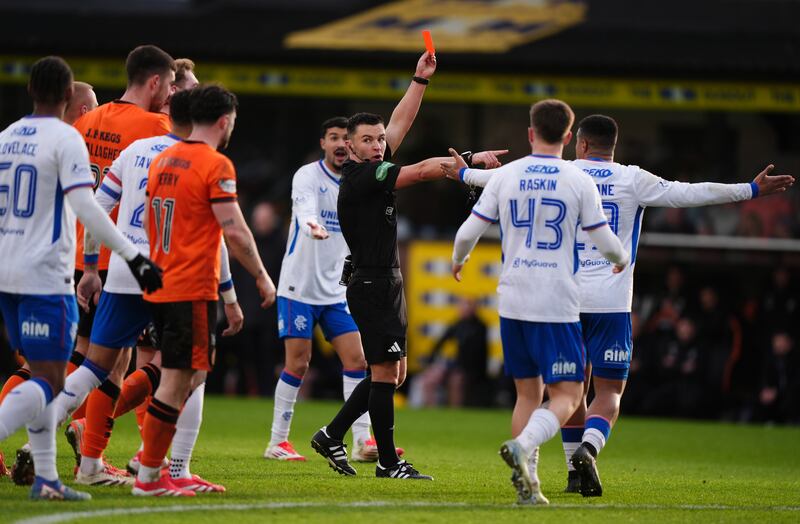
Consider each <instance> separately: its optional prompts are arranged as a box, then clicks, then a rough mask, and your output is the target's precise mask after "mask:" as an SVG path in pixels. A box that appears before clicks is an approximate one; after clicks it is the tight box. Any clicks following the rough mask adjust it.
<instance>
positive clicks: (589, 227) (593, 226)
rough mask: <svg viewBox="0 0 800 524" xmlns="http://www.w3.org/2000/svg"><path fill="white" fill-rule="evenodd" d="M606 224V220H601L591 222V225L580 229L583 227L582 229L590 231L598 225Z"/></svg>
mask: <svg viewBox="0 0 800 524" xmlns="http://www.w3.org/2000/svg"><path fill="white" fill-rule="evenodd" d="M607 224H608V222H606V221H603V222H598V223H597V224H592V225H591V226H586V227H583V228H581V229H583V230H584V231H591V230H592V229H597V228H598V227H603V226H605V225H607Z"/></svg>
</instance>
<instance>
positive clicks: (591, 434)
mask: <svg viewBox="0 0 800 524" xmlns="http://www.w3.org/2000/svg"><path fill="white" fill-rule="evenodd" d="M583 442H586V443H588V444H591V445H592V446H593V447H594V449H595V451H597V453H598V454H599V453H600V450H601V449H603V446H605V445H606V437H605V435H603V434H602V433H601V432H600V431H599V430H597V429H595V428H586V431H584V432H583Z"/></svg>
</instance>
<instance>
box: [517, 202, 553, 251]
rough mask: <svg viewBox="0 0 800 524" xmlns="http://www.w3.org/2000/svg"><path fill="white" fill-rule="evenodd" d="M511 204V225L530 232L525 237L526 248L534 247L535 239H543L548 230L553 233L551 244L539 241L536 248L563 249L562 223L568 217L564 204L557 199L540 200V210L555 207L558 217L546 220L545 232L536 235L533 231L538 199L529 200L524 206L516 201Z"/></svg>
mask: <svg viewBox="0 0 800 524" xmlns="http://www.w3.org/2000/svg"><path fill="white" fill-rule="evenodd" d="M510 204H511V210H510V211H511V225H513V226H514V227H518V228H521V229H527V230H528V235H527V236H526V237H525V247H527V248H529V249H530V248H531V247H533V239H534V238H543V237H544V236H545V235H544V234H545V233H547V230H548V229H549V230H550V231H551V232H552V233H551V234H550V242H545V241H543V240H539V241H537V242H536V248H537V249H558V248H559V247H561V240H562V239H563V237H564V233H563V232H562V231H561V222H563V221H564V218H565V217H566V216H567V206H566V204H564V202H562V201H561V200H557V199H555V198H542V199H541V200H540V204H541V207H540V209H539V210H540V211H542V209H541V208H543V207H554V208H556V216H555V217H553V218H549V219H547V220H545V222H544V227H545V230H544V231H538V232H536V233H535V234H534V231H533V230H534V223H535V217H536V199H535V198H529V199H528V200H526V201H525V202H523V204H522V206H520V205H519V202H517V200H516V199H512V200H511V201H510ZM520 207H522V209H523V210H524V211H523V212H520V209H519V208H520Z"/></svg>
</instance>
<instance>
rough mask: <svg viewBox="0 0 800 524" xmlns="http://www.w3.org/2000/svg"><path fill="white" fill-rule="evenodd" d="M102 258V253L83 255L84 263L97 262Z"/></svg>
mask: <svg viewBox="0 0 800 524" xmlns="http://www.w3.org/2000/svg"><path fill="white" fill-rule="evenodd" d="M99 260H100V255H83V263H84V264H97V262H98V261H99Z"/></svg>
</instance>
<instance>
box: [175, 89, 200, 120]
mask: <svg viewBox="0 0 800 524" xmlns="http://www.w3.org/2000/svg"><path fill="white" fill-rule="evenodd" d="M193 91H194V89H184V90H183V91H178V92H177V93H175V94H174V95H172V96H171V97H170V99H169V118H170V120H172V121H173V122H175V123H176V124H178V125H179V126H188V125H191V124H192V111H191V107H192V95H193Z"/></svg>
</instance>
